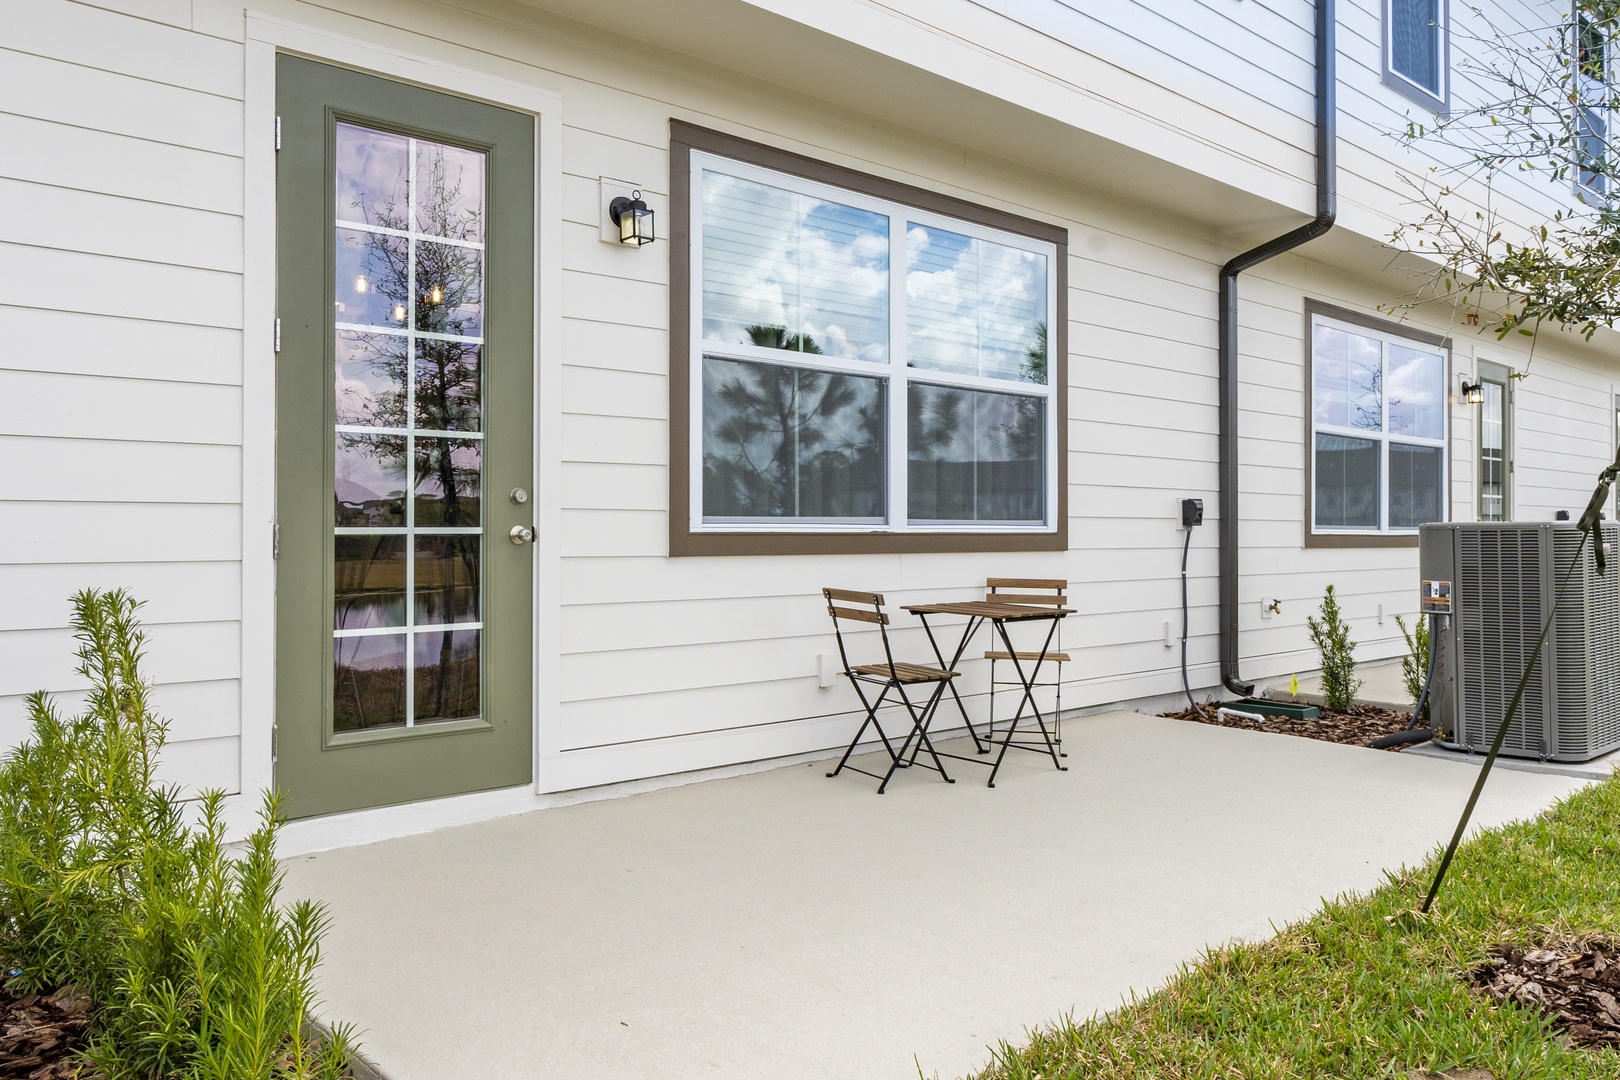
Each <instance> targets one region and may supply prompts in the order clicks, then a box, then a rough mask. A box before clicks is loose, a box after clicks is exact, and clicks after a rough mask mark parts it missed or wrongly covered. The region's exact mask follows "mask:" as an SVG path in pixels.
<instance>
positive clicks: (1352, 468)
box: [1311, 432, 1380, 529]
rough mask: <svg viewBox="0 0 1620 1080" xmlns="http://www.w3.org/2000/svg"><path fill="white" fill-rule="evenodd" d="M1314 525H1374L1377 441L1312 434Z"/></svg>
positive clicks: (1376, 518)
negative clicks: (1314, 450)
mask: <svg viewBox="0 0 1620 1080" xmlns="http://www.w3.org/2000/svg"><path fill="white" fill-rule="evenodd" d="M1314 467H1315V472H1314V473H1313V475H1312V478H1311V479H1312V484H1313V486H1314V487H1315V488H1316V525H1317V528H1327V529H1332V528H1360V529H1376V528H1378V504H1379V502H1380V498H1379V496H1380V492H1379V486H1380V485H1379V482H1378V444H1377V443H1376V442H1374V441H1373V440H1371V439H1352V438H1348V437H1346V436H1344V435H1328V434H1326V433H1324V432H1317V434H1316V460H1315V466H1314Z"/></svg>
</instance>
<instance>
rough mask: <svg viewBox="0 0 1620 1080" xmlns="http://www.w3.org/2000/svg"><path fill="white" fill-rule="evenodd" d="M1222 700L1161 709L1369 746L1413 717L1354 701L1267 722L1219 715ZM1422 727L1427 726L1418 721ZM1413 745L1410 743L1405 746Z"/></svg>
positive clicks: (1186, 717)
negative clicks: (1313, 716) (1309, 715)
mask: <svg viewBox="0 0 1620 1080" xmlns="http://www.w3.org/2000/svg"><path fill="white" fill-rule="evenodd" d="M1222 704H1223V703H1222V702H1219V701H1213V700H1211V701H1206V702H1204V703H1203V711H1202V712H1195V711H1193V710H1192V709H1190V708H1189V709H1182V710H1181V711H1180V712H1166V713H1160V714H1159V715H1160V716H1168V717H1171V718H1173V719H1176V720H1193V721H1196V722H1197V723H1200V724H1214V725H1215V726H1217V727H1231V728H1242V729H1244V730H1245V731H1270V732H1274V733H1276V734H1278V735H1298V736H1300V737H1301V738H1305V739H1318V740H1320V741H1322V742H1335V743H1343V744H1345V745H1346V746H1366V745H1367V744H1368V743H1370V742H1372V741H1373V740H1374V739H1376V738H1378V737H1379V736H1380V735H1389V734H1392V733H1393V732H1397V731H1404V730H1406V725H1407V724H1408V723H1409V722H1410V721H1411V719H1412V714H1411V713H1409V712H1397V711H1396V710H1394V709H1381V708H1379V707H1378V706H1377V705H1354V706H1352V707H1351V709H1350V711H1349V712H1339V711H1338V710H1336V709H1330V708H1328V707H1327V706H1325V705H1323V706H1319V708H1321V710H1322V716H1321V718H1320V719H1317V720H1294V719H1290V718H1289V717H1286V716H1273V717H1268V718H1267V719H1266V720H1265V721H1264V722H1261V721H1257V720H1245V719H1243V718H1242V717H1239V716H1233V717H1222V716H1217V715H1216V712H1215V710H1216V709H1218V708H1220V707H1221V705H1222ZM1418 726H1419V727H1426V726H1427V725H1425V724H1419V725H1418ZM1410 745H1412V744H1411V743H1407V744H1406V746H1410ZM1391 749H1392V750H1397V751H1398V750H1402V749H1404V747H1402V746H1396V747H1391Z"/></svg>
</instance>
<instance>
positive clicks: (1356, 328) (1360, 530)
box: [1305, 312, 1451, 536]
mask: <svg viewBox="0 0 1620 1080" xmlns="http://www.w3.org/2000/svg"><path fill="white" fill-rule="evenodd" d="M1318 326H1328V327H1332V328H1333V329H1335V330H1342V331H1344V332H1345V333H1347V334H1355V335H1357V336H1359V337H1364V338H1374V339H1376V340H1377V341H1378V342H1379V363H1380V365H1381V367H1380V371H1381V373H1382V374H1381V376H1380V380H1379V393H1380V395H1381V399H1380V401H1379V410H1380V413H1381V414H1382V421H1381V427H1380V430H1378V431H1368V430H1367V429H1365V428H1357V427H1340V426H1338V425H1335V424H1318V423H1317V422H1316V328H1317V327H1318ZM1392 344H1394V345H1404V346H1406V347H1407V348H1411V349H1417V350H1420V351H1422V352H1427V353H1439V354H1440V391H1441V394H1442V399H1441V406H1440V425H1441V431H1440V437H1439V438H1437V439H1420V438H1416V437H1414V436H1410V435H1391V434H1390V433H1389V391H1388V387H1389V347H1390V345H1392ZM1305 347H1306V349H1307V350H1308V351H1309V353H1310V357H1311V377H1310V382H1309V384H1308V385H1307V386H1306V388H1305V392H1306V401H1305V408H1306V410H1307V415H1308V416H1310V418H1311V423H1310V441H1309V443H1308V444H1307V445H1306V447H1305V453H1306V454H1307V455H1309V462H1310V476H1311V490H1309V491H1308V492H1306V493H1305V498H1306V512H1307V513H1308V514H1309V520H1310V523H1311V534H1312V535H1313V536H1416V535H1417V534H1418V531H1417V529H1415V528H1411V529H1407V528H1401V529H1392V528H1390V525H1389V447H1390V445H1391V444H1392V443H1398V444H1400V445H1403V446H1432V447H1435V448H1437V449H1438V450H1439V451H1440V512H1441V514H1442V515H1443V516H1442V517H1441V518H1440V520H1442V521H1449V520H1450V519H1451V496H1450V492H1451V407H1450V403H1451V395H1450V382H1449V380H1450V378H1451V350H1450V348H1449V347H1447V346H1444V345H1436V344H1434V343H1433V342H1432V341H1420V340H1418V339H1416V338H1409V337H1404V336H1402V335H1400V334H1396V333H1392V332H1390V331H1387V330H1381V329H1378V328H1377V327H1373V326H1368V325H1367V324H1366V323H1360V322H1347V321H1345V320H1343V319H1335V318H1333V317H1332V316H1331V315H1324V314H1321V313H1320V312H1312V313H1311V318H1310V337H1309V339H1308V340H1307V342H1306V346H1305ZM1318 432H1320V433H1322V434H1324V435H1342V436H1344V437H1346V438H1351V439H1362V440H1370V441H1372V442H1376V443H1377V444H1378V491H1379V497H1378V528H1376V529H1373V528H1366V527H1362V526H1348V525H1320V526H1319V525H1317V523H1316V484H1317V480H1318V474H1317V468H1316V436H1317V433H1318Z"/></svg>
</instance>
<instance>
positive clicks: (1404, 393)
mask: <svg viewBox="0 0 1620 1080" xmlns="http://www.w3.org/2000/svg"><path fill="white" fill-rule="evenodd" d="M1443 371H1444V365H1443V363H1442V362H1441V359H1440V356H1439V355H1438V354H1437V353H1431V352H1420V351H1418V350H1416V349H1409V348H1407V347H1405V346H1404V345H1396V344H1394V343H1391V344H1390V346H1389V433H1390V434H1391V435H1411V436H1414V437H1416V438H1420V439H1438V438H1440V437H1441V436H1442V435H1443V434H1444V432H1445V417H1444V415H1443V413H1442V411H1441V409H1442V405H1443V403H1444V398H1445V392H1444V381H1445V377H1444V375H1443Z"/></svg>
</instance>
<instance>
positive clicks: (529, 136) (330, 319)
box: [275, 55, 535, 817]
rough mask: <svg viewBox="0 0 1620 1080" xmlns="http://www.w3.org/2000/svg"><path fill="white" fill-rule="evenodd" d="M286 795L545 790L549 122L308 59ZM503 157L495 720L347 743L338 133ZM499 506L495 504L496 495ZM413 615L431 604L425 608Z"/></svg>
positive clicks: (491, 650)
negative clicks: (539, 278) (539, 495)
mask: <svg viewBox="0 0 1620 1080" xmlns="http://www.w3.org/2000/svg"><path fill="white" fill-rule="evenodd" d="M276 84H277V113H278V116H279V118H280V125H281V148H280V150H279V152H278V153H277V160H276V220H277V225H276V229H277V237H276V242H277V315H278V319H279V324H280V346H279V355H278V356H277V386H276V432H277V438H276V445H277V451H276V465H277V469H276V472H277V476H276V502H277V509H276V513H277V525H278V536H279V554H278V558H277V563H276V567H277V584H276V654H277V655H276V740H275V744H276V754H275V782H276V785H277V786H278V787H280V788H282V789H283V790H284V793H285V796H286V807H287V811H288V814H289V816H292V817H309V816H314V815H318V814H328V813H334V812H338V811H344V810H354V809H361V808H366V807H373V806H384V805H393V804H398V803H405V802H414V801H418V800H422V799H431V798H437V797H442V796H446V795H455V794H462V793H466V792H472V791H483V790H490V789H494V788H503V787H513V786H518V785H522V784H526V783H529V782H530V781H531V780H532V778H533V774H534V773H533V770H534V763H533V760H534V753H533V746H534V720H533V677H534V674H533V673H534V669H533V665H534V638H533V603H534V547H533V545H532V544H513V543H510V542H508V540H507V533H508V530H510V529H512V528H513V527H514V526H517V525H531V524H532V521H533V518H532V514H533V507H532V503H531V504H527V505H525V504H519V503H517V502H515V501H513V500H509V499H507V498H506V497H505V493H506V492H508V491H512V490H514V489H518V488H522V489H525V490H526V491H530V492H532V491H533V490H534V468H535V462H534V412H533V401H534V375H535V371H534V341H535V326H534V297H535V268H534V243H535V117H534V116H532V115H527V114H523V113H518V112H513V111H510V110H507V109H502V108H498V107H495V106H492V105H486V104H482V103H479V102H474V101H469V100H467V99H464V98H458V97H453V96H451V95H448V94H442V93H438V92H436V91H432V90H425V89H421V88H418V87H414V86H407V85H405V84H402V83H397V82H393V81H390V80H387V79H382V78H377V77H375V76H371V75H363V74H360V73H358V72H354V71H350V70H347V69H343V68H337V67H332V66H329V65H326V64H320V63H315V62H313V61H309V60H304V59H301V58H298V57H293V56H287V55H281V56H278V57H277V64H276ZM340 120H341V121H346V122H354V123H358V124H362V125H365V126H368V127H373V128H380V129H384V130H388V131H393V132H398V133H401V134H404V135H410V136H416V137H420V138H425V139H431V140H434V141H438V142H443V143H450V144H454V145H459V146H465V147H468V148H470V149H474V150H481V151H483V152H484V153H485V154H486V155H487V159H486V160H487V165H486V169H487V172H486V176H487V187H486V217H485V231H484V236H485V243H486V250H485V268H486V270H485V277H484V281H485V283H486V295H485V297H484V304H485V308H484V321H485V329H484V334H483V336H484V347H483V355H482V372H483V375H482V378H483V388H482V401H483V410H484V411H483V418H482V430H483V432H484V442H483V448H482V449H483V453H482V463H481V467H482V491H483V493H484V496H485V497H483V498H481V500H480V501H481V504H482V527H483V545H482V570H481V585H482V611H481V616H482V621H483V631H482V634H481V639H480V649H481V657H482V673H481V678H482V686H481V694H480V704H481V715H480V716H479V717H478V718H476V719H469V720H457V721H449V722H440V723H435V724H424V725H421V726H417V727H414V728H409V729H402V728H387V729H381V730H377V731H371V732H343V733H337V732H334V730H333V708H332V687H333V633H332V631H333V568H332V559H333V532H332V529H333V497H332V490H333V488H332V484H333V467H334V466H333V456H334V439H333V434H332V432H333V424H334V420H335V403H334V393H333V386H334V362H335V356H334V353H335V348H334V333H335V328H334V318H335V316H334V307H333V302H332V297H333V296H334V281H333V279H334V276H335V267H334V256H333V243H334V240H333V238H334V229H335V224H334V222H335V205H334V204H335V201H336V200H335V196H334V189H335V186H334V171H333V170H334V151H333V146H334V131H335V126H336V124H337V123H338V122H339V121H340ZM492 494H493V495H495V496H496V497H494V498H490V497H488V496H489V495H492ZM407 602H414V598H408V599H407Z"/></svg>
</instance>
